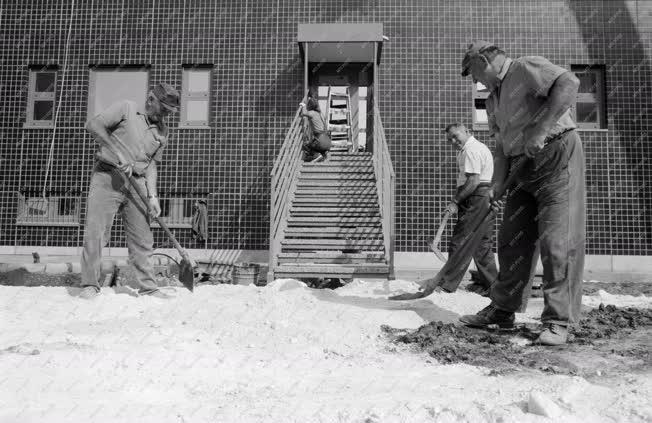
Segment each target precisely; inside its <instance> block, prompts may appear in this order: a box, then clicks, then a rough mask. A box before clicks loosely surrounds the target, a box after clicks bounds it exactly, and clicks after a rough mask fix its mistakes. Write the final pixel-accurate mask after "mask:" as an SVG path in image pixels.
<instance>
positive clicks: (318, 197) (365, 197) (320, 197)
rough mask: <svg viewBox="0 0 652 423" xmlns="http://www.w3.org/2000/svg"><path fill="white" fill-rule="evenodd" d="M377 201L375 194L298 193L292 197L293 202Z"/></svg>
mask: <svg viewBox="0 0 652 423" xmlns="http://www.w3.org/2000/svg"><path fill="white" fill-rule="evenodd" d="M377 202H378V197H376V196H375V195H358V196H346V197H335V196H331V197H325V196H323V195H310V196H309V195H300V196H295V197H294V203H295V204H312V203H318V204H329V205H330V204H337V205H343V206H348V205H351V204H353V205H355V204H361V205H362V204H376V203H377Z"/></svg>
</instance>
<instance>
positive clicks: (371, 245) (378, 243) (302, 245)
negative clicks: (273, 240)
mask: <svg viewBox="0 0 652 423" xmlns="http://www.w3.org/2000/svg"><path fill="white" fill-rule="evenodd" d="M281 246H282V249H283V250H285V251H287V250H314V251H323V250H378V249H382V248H383V240H382V239H322V238H292V239H283V240H282V241H281Z"/></svg>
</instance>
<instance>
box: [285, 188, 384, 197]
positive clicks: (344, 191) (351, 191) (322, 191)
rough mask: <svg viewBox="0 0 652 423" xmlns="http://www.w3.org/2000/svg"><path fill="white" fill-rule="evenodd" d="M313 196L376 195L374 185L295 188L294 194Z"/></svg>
mask: <svg viewBox="0 0 652 423" xmlns="http://www.w3.org/2000/svg"><path fill="white" fill-rule="evenodd" d="M311 195H312V196H315V195H324V196H327V195H330V196H338V197H348V196H356V195H376V186H375V185H374V186H366V187H344V188H338V187H333V186H322V187H306V188H297V190H296V191H295V192H294V196H295V198H296V197H300V196H311Z"/></svg>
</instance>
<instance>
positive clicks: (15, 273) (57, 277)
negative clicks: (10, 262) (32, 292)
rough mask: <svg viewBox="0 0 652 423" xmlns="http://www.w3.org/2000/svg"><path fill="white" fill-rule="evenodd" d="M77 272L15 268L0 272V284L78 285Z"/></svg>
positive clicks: (79, 277) (78, 275)
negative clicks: (46, 271) (30, 270)
mask: <svg viewBox="0 0 652 423" xmlns="http://www.w3.org/2000/svg"><path fill="white" fill-rule="evenodd" d="M80 283H81V275H80V274H79V273H59V274H48V273H43V272H28V271H27V270H26V269H15V270H11V271H9V272H2V273H0V285H2V286H79V285H80Z"/></svg>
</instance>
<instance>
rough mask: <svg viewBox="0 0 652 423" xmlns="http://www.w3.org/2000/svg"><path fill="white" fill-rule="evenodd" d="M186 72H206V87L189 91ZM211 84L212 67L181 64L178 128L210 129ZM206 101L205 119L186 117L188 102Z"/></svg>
mask: <svg viewBox="0 0 652 423" xmlns="http://www.w3.org/2000/svg"><path fill="white" fill-rule="evenodd" d="M188 72H206V73H208V87H206V90H204V91H196V92H193V91H190V87H189V81H188ZM212 85H213V67H212V65H206V66H183V69H182V71H181V108H180V110H179V128H181V129H183V128H186V129H210V127H211V126H210V120H211V87H212ZM190 101H206V104H207V107H208V110H206V120H189V119H188V102H190Z"/></svg>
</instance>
